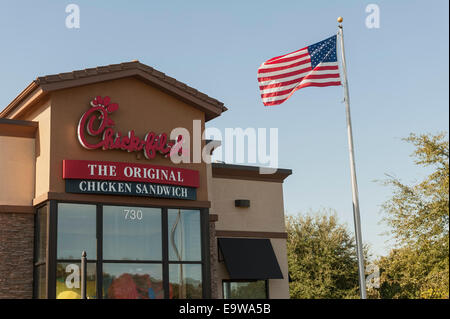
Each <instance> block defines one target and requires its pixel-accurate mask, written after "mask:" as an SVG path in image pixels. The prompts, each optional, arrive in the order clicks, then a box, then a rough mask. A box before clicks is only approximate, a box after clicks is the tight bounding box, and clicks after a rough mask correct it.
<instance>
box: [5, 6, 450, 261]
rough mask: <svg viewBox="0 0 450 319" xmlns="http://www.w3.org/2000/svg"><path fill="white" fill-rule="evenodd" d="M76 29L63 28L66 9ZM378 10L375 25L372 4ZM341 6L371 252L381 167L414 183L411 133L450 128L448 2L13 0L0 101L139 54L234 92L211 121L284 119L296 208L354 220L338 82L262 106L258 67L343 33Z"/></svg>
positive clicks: (283, 142)
mask: <svg viewBox="0 0 450 319" xmlns="http://www.w3.org/2000/svg"><path fill="white" fill-rule="evenodd" d="M70 3H75V4H78V5H79V6H80V9H81V21H80V22H81V28H80V29H67V28H66V27H65V19H66V15H67V14H66V13H65V7H66V5H68V4H70ZM369 3H375V4H377V5H378V6H379V8H380V28H379V29H368V28H366V26H365V19H366V16H367V15H368V14H367V13H366V12H365V8H366V6H367V5H368V4H369ZM339 15H342V16H343V17H344V28H345V41H346V43H345V44H346V55H347V60H348V75H349V86H350V96H351V103H352V105H351V107H352V118H353V130H354V139H355V150H356V165H357V173H358V183H359V192H360V203H361V214H362V216H361V219H362V231H363V239H364V241H365V242H367V243H369V244H370V245H371V246H372V251H373V252H374V253H375V254H384V253H386V252H387V251H388V249H389V245H387V244H385V240H386V239H388V238H389V237H383V236H380V234H381V233H382V232H383V231H385V230H386V226H385V225H383V224H381V225H380V224H379V221H380V220H381V217H382V215H381V214H380V205H381V204H382V203H383V201H385V200H386V199H387V198H389V195H390V192H391V190H390V189H389V188H386V187H384V186H382V185H381V184H379V183H376V182H375V181H374V180H376V179H383V178H384V174H385V173H391V174H395V175H396V176H398V177H401V178H402V179H403V180H404V181H406V182H413V181H417V180H419V179H420V178H421V177H423V176H424V174H425V173H426V171H424V170H422V169H420V168H417V167H416V166H414V165H413V163H412V159H411V158H410V157H409V155H410V153H411V152H412V151H413V148H412V147H411V146H410V145H408V144H406V143H404V142H402V141H401V138H402V137H406V136H407V135H408V134H409V133H410V132H415V133H426V132H430V133H436V132H438V131H443V130H444V131H448V124H449V122H448V113H449V112H448V111H449V109H448V103H449V93H448V85H449V83H448V82H449V81H448V67H449V65H448V61H449V53H448V36H449V34H448V32H449V31H448V30H449V28H448V26H449V25H448V22H449V21H448V1H447V0H442V1H439V0H433V1H412V0H408V1H406V0H405V1H400V0H398V1H373V2H370V1H279V2H277V3H274V2H273V1H264V0H258V1H256V0H255V1H230V0H227V1H220V2H219V1H85V0H83V1H81V0H78V1H75V0H74V1H56V0H54V1H50V0H46V1H43V0H40V1H22V0H15V1H4V0H2V1H1V2H0V39H1V42H0V43H1V51H0V52H1V53H0V54H1V59H0V72H1V79H0V84H1V85H0V87H1V91H0V108H3V107H5V106H6V105H7V104H8V103H9V102H10V101H11V100H12V99H13V98H14V97H15V96H16V95H17V94H18V93H19V92H20V91H21V90H22V89H23V88H25V87H26V86H27V85H28V84H29V83H30V82H31V81H32V80H33V79H35V78H36V77H37V76H40V75H46V74H53V73H59V72H67V71H72V70H76V69H84V68H87V67H94V66H98V65H107V64H113V63H120V62H124V61H130V60H133V59H139V60H140V61H141V62H143V63H145V64H148V65H150V66H153V67H155V68H156V69H158V70H161V71H162V72H165V73H166V74H168V75H170V76H173V77H175V78H176V79H178V80H180V81H183V82H185V83H188V84H189V85H191V86H193V87H195V88H197V89H198V90H200V91H202V92H204V93H206V94H208V95H210V96H213V97H215V98H217V99H219V100H221V101H223V102H224V103H225V105H226V106H227V107H228V108H229V111H228V112H226V113H224V114H223V116H221V117H220V118H218V119H216V120H214V121H211V122H210V125H213V126H215V127H218V128H220V129H224V128H225V127H242V128H246V127H267V128H269V127H278V128H279V140H280V146H279V148H280V149H279V151H280V156H279V166H280V167H283V168H291V169H293V171H294V174H293V175H292V176H290V177H289V178H288V179H287V180H286V182H285V185H284V196H285V208H286V211H287V214H295V213H297V212H307V211H308V210H316V209H320V208H334V209H336V210H337V212H338V216H339V217H340V220H341V221H343V222H347V223H348V226H349V228H350V229H351V230H352V231H353V218H352V204H351V186H350V174H349V159H348V151H347V136H346V128H345V111H344V104H342V103H341V101H342V95H343V91H342V88H341V87H328V88H305V89H302V90H300V91H298V92H296V93H295V94H294V96H293V97H292V98H291V99H290V100H288V101H287V102H285V103H284V104H282V105H281V106H279V107H273V108H265V107H263V105H262V103H261V100H260V97H259V92H258V86H257V81H256V70H257V68H258V66H259V65H260V64H261V63H262V62H263V61H265V60H267V59H268V58H271V57H274V56H277V55H280V54H284V53H288V52H291V51H294V50H297V49H299V48H302V47H304V46H307V45H310V44H313V43H315V42H318V41H320V40H323V39H325V38H326V37H329V36H330V35H332V34H333V33H335V32H336V29H337V28H336V25H337V24H336V18H337V16H339Z"/></svg>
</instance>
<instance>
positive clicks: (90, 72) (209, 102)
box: [0, 60, 227, 121]
mask: <svg viewBox="0 0 450 319" xmlns="http://www.w3.org/2000/svg"><path fill="white" fill-rule="evenodd" d="M126 77H135V78H138V79H140V80H142V81H144V82H146V83H148V84H150V85H152V86H155V87H157V88H159V89H160V90H162V91H164V92H166V93H168V94H170V95H172V96H174V97H176V98H178V99H180V100H182V101H184V102H186V103H188V104H190V105H192V106H194V107H196V108H198V109H200V110H201V111H203V112H205V119H206V121H208V120H211V119H213V118H215V117H217V116H219V115H220V114H221V113H222V112H224V111H226V110H227V108H226V107H225V106H224V105H223V103H222V102H220V101H218V100H216V99H214V98H212V97H209V96H208V95H206V94H204V93H202V92H200V91H198V90H196V89H194V88H192V87H190V86H188V85H186V84H185V83H182V82H180V81H178V80H176V79H174V78H172V77H170V76H167V75H166V74H164V73H162V72H160V71H158V70H155V69H154V68H152V67H150V66H148V65H145V64H142V63H140V62H139V61H137V60H135V61H132V62H124V63H120V64H110V65H107V66H98V67H95V68H89V69H84V70H76V71H72V72H66V73H59V74H53V75H46V76H40V77H38V78H37V79H36V80H34V81H33V82H31V84H30V85H28V87H27V88H25V90H23V91H22V92H21V93H20V94H19V95H18V96H17V97H16V98H15V99H14V100H13V101H12V102H11V103H10V104H9V105H8V106H7V107H6V108H5V109H4V110H3V111H2V112H0V118H2V117H7V116H8V115H9V114H10V113H11V112H12V111H13V110H14V109H15V108H16V107H17V106H19V105H20V104H21V102H23V101H25V100H27V99H29V98H30V97H31V96H32V95H36V96H34V97H33V99H34V98H39V96H40V95H42V94H46V93H47V92H51V91H55V90H61V89H67V88H71V87H77V86H82V85H88V84H93V83H98V82H103V81H109V80H115V79H120V78H126Z"/></svg>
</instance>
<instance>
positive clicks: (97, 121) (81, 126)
mask: <svg viewBox="0 0 450 319" xmlns="http://www.w3.org/2000/svg"><path fill="white" fill-rule="evenodd" d="M118 109H119V104H117V103H111V98H110V97H109V96H105V97H104V98H102V97H101V96H97V97H96V98H95V99H94V100H92V101H91V108H90V109H89V110H88V111H87V112H86V113H84V114H83V116H82V117H81V118H80V121H79V123H78V129H77V132H78V140H79V141H80V143H81V145H82V146H83V147H84V148H86V149H90V150H94V149H98V148H102V149H103V150H114V149H121V150H125V151H128V152H137V151H142V150H143V151H144V155H145V157H146V158H147V159H152V158H154V157H155V156H156V153H157V152H159V153H161V154H163V155H164V156H171V155H173V154H174V153H181V152H182V149H181V144H182V142H183V139H182V136H181V135H180V136H178V139H177V143H173V142H170V141H168V139H167V134H166V133H161V134H158V135H157V134H156V133H155V132H148V133H147V134H146V135H145V137H144V139H140V138H139V137H137V136H136V135H135V134H134V130H131V131H129V132H128V134H127V135H124V134H122V133H121V132H115V131H114V129H113V127H114V125H115V122H114V121H113V120H112V119H111V118H110V114H111V113H114V112H115V111H117V110H118ZM86 132H87V133H88V134H89V135H90V136H93V137H96V136H101V137H102V138H101V140H100V141H99V142H98V143H95V144H91V143H90V142H88V140H87V138H86Z"/></svg>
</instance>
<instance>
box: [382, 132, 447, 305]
mask: <svg viewBox="0 0 450 319" xmlns="http://www.w3.org/2000/svg"><path fill="white" fill-rule="evenodd" d="M404 140H405V141H407V142H410V143H412V144H413V145H414V146H415V151H414V153H413V154H412V155H413V157H414V158H415V164H417V165H421V166H425V167H428V168H430V169H431V170H432V172H431V173H430V174H429V175H428V176H427V177H426V178H425V179H424V180H423V181H421V182H419V183H416V184H414V185H406V184H404V183H402V182H401V181H400V180H399V179H398V178H395V177H392V176H389V179H388V180H387V181H385V184H386V185H390V186H392V187H393V189H394V194H393V197H392V198H391V199H390V200H388V201H387V202H386V203H385V204H384V205H383V211H384V212H385V214H386V217H385V222H386V223H387V224H388V225H389V226H390V228H391V231H392V235H393V236H394V238H395V240H396V247H395V249H393V250H392V251H391V252H390V254H389V255H388V256H386V257H382V258H380V259H379V260H378V265H379V266H380V270H381V287H380V290H379V295H380V297H381V298H448V297H449V292H448V291H449V193H448V192H449V142H448V138H446V135H445V134H444V133H441V134H438V135H434V136H433V135H429V134H428V135H425V134H424V135H419V136H417V135H414V134H411V135H410V136H409V137H408V138H405V139H404Z"/></svg>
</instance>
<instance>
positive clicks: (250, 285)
mask: <svg viewBox="0 0 450 319" xmlns="http://www.w3.org/2000/svg"><path fill="white" fill-rule="evenodd" d="M223 298H224V299H266V298H267V287H266V281H265V280H258V281H250V282H232V281H225V282H223Z"/></svg>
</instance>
